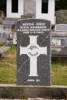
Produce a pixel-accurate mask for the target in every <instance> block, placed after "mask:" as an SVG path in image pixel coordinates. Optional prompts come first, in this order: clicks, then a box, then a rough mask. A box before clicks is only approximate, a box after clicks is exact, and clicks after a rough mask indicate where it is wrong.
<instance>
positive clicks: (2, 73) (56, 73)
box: [0, 46, 67, 85]
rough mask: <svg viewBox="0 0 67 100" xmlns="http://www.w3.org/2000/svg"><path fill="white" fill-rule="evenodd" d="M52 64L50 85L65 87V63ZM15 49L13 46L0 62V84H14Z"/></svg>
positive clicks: (66, 76)
mask: <svg viewBox="0 0 67 100" xmlns="http://www.w3.org/2000/svg"><path fill="white" fill-rule="evenodd" d="M62 62H63V61H60V60H59V61H57V62H52V84H53V85H67V62H64V63H62ZM16 66H17V65H16V48H15V47H14V46H12V47H11V49H10V50H9V51H8V52H7V53H6V54H5V55H4V56H3V59H1V60H0V84H13V83H16V69H17V67H16Z"/></svg>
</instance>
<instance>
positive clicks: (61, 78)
mask: <svg viewBox="0 0 67 100" xmlns="http://www.w3.org/2000/svg"><path fill="white" fill-rule="evenodd" d="M52 70H53V72H52V84H54V85H67V63H66V62H65V63H62V62H57V63H52Z"/></svg>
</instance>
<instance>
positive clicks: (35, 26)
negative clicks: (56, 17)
mask: <svg viewBox="0 0 67 100" xmlns="http://www.w3.org/2000/svg"><path fill="white" fill-rule="evenodd" d="M46 31H47V32H49V31H50V29H49V28H48V27H47V25H46V23H40V22H39V23H33V22H32V23H22V24H21V26H19V28H18V29H17V32H22V33H23V34H44V32H46Z"/></svg>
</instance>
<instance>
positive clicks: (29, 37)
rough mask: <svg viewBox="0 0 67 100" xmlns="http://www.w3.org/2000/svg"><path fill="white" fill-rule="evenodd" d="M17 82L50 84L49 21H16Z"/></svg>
mask: <svg viewBox="0 0 67 100" xmlns="http://www.w3.org/2000/svg"><path fill="white" fill-rule="evenodd" d="M16 27H17V66H18V67H17V84H18V85H41V86H48V85H51V68H50V66H51V52H50V30H51V27H50V22H49V21H47V20H40V19H27V20H19V21H18V22H17V26H16Z"/></svg>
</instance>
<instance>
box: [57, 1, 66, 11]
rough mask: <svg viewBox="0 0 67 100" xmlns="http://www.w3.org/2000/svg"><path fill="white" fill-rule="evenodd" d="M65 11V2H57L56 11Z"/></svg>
mask: <svg viewBox="0 0 67 100" xmlns="http://www.w3.org/2000/svg"><path fill="white" fill-rule="evenodd" d="M61 9H63V10H66V9H67V0H58V1H56V10H61Z"/></svg>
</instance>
